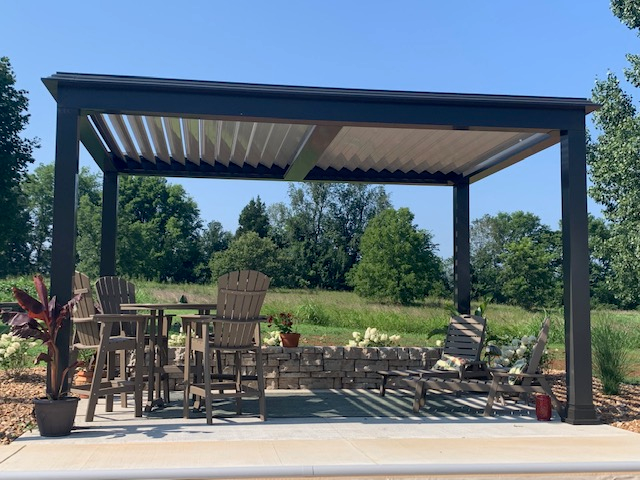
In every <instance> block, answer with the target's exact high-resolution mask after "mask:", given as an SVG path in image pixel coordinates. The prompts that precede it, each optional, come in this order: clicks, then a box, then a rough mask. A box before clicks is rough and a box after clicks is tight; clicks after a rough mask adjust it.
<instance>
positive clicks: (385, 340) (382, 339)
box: [347, 327, 400, 348]
mask: <svg viewBox="0 0 640 480" xmlns="http://www.w3.org/2000/svg"><path fill="white" fill-rule="evenodd" d="M352 336H353V340H349V344H348V345H347V346H348V347H362V348H364V347H395V346H397V345H398V344H399V343H400V335H388V334H386V333H383V332H380V331H378V329H377V328H375V327H368V328H367V329H366V330H365V332H364V335H362V334H361V333H360V332H353V334H352Z"/></svg>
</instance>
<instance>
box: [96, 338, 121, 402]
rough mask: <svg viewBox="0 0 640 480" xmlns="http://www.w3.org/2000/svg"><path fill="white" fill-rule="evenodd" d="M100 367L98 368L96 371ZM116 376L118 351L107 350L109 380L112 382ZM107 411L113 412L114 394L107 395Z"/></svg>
mask: <svg viewBox="0 0 640 480" xmlns="http://www.w3.org/2000/svg"><path fill="white" fill-rule="evenodd" d="M97 371H98V369H97V368H96V372H97ZM115 377H116V352H111V351H110V352H107V381H108V382H110V381H111V380H113V379H114V378H115ZM105 401H106V407H105V411H107V412H113V394H110V395H107V396H106V400H105Z"/></svg>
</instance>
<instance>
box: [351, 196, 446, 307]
mask: <svg viewBox="0 0 640 480" xmlns="http://www.w3.org/2000/svg"><path fill="white" fill-rule="evenodd" d="M413 218H414V217H413V214H412V213H411V212H410V211H409V209H408V208H401V209H399V210H394V209H392V208H390V209H387V210H384V211H383V212H382V213H380V214H379V215H378V216H376V217H375V218H374V219H373V220H371V222H370V223H369V225H368V226H367V228H366V230H365V231H364V234H363V235H362V240H361V242H360V252H361V255H362V257H361V258H360V261H359V262H358V263H357V264H356V265H355V266H354V267H353V268H352V269H351V271H350V272H349V275H348V279H349V281H350V283H351V285H352V286H353V287H354V288H355V292H356V293H357V294H358V295H361V296H363V297H368V298H372V299H375V300H379V301H388V302H394V303H401V304H408V303H411V302H413V301H415V300H419V299H422V298H424V297H425V296H426V295H427V294H428V293H429V292H430V290H431V289H432V288H434V286H435V285H436V284H437V283H438V282H439V281H440V280H441V278H442V276H443V269H442V263H441V261H440V259H439V258H438V256H437V255H436V254H435V249H436V246H435V245H434V244H433V242H432V236H431V234H430V233H429V232H426V231H424V230H418V229H417V228H416V226H415V225H413V224H412V222H413Z"/></svg>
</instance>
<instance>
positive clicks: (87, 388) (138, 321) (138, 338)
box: [70, 272, 148, 422]
mask: <svg viewBox="0 0 640 480" xmlns="http://www.w3.org/2000/svg"><path fill="white" fill-rule="evenodd" d="M73 291H74V295H78V294H82V296H81V298H80V301H79V302H78V303H77V304H76V306H75V307H74V309H73V311H72V314H71V318H72V320H73V325H74V327H75V337H74V338H75V340H74V343H73V346H72V349H73V350H75V351H78V350H88V349H90V350H95V351H96V360H95V365H94V373H93V378H92V380H91V383H90V384H88V385H79V386H78V385H74V386H72V387H71V389H70V390H71V393H74V394H86V395H88V397H89V405H88V407H87V413H86V417H85V420H86V421H87V422H91V421H92V420H93V417H94V414H95V409H96V405H97V403H98V398H99V397H103V396H104V397H106V411H107V412H112V411H113V396H114V394H116V393H118V394H120V395H121V404H122V406H123V407H126V404H127V401H126V394H127V393H133V396H134V403H135V416H136V417H141V416H142V388H143V366H144V362H143V361H142V360H141V361H138V359H143V358H144V327H145V324H146V322H147V320H148V315H116V314H99V313H97V312H96V309H95V304H94V302H93V296H92V294H91V285H90V284H89V278H88V277H87V276H86V275H84V274H82V273H80V272H75V274H74V276H73ZM121 322H127V323H132V324H134V325H136V331H135V334H136V335H135V336H134V337H128V336H125V335H124V332H123V331H122V327H121ZM114 327H115V328H114ZM114 330H117V331H119V332H120V334H118V335H112V332H113V331H114ZM127 351H134V352H135V359H136V362H135V368H134V372H133V379H132V380H131V379H129V378H127V376H126V368H125V367H126V366H125V359H126V354H125V353H126V352H127ZM116 352H119V357H120V368H119V369H118V371H117V372H116V366H115V358H116V355H115V354H116ZM105 370H106V372H107V375H106V377H105V378H103V373H104V372H105ZM116 374H117V376H116Z"/></svg>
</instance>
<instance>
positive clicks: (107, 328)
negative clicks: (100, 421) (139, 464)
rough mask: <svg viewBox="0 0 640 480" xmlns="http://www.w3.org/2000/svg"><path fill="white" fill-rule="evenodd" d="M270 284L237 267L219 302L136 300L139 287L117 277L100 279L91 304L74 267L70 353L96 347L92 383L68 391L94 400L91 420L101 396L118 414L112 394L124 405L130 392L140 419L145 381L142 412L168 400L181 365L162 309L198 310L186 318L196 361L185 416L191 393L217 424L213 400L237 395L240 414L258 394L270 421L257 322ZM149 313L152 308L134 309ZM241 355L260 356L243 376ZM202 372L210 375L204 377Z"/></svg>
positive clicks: (187, 378) (189, 349)
mask: <svg viewBox="0 0 640 480" xmlns="http://www.w3.org/2000/svg"><path fill="white" fill-rule="evenodd" d="M268 286H269V277H267V276H266V275H264V274H262V273H260V272H256V271H251V270H242V271H235V272H230V273H228V274H226V275H223V276H222V277H220V279H219V281H218V299H217V302H216V303H210V304H191V303H175V304H172V303H158V304H153V303H136V301H135V287H134V286H133V284H131V283H130V282H127V281H126V280H124V279H121V278H118V277H102V278H100V279H99V280H98V281H97V282H96V284H95V287H96V292H97V294H98V303H97V304H94V301H93V297H92V293H91V285H90V282H89V279H88V277H87V276H86V275H84V274H82V273H79V272H76V273H75V275H74V277H73V288H74V293H75V294H76V295H78V294H80V295H81V300H80V301H79V302H78V304H77V306H76V308H75V309H74V311H73V313H72V320H73V324H74V327H75V334H74V342H73V346H72V353H74V352H78V351H80V350H88V349H91V350H94V351H95V352H96V353H95V365H94V374H93V378H92V381H91V383H90V384H88V385H80V386H77V385H74V386H72V388H71V393H74V394H86V395H88V397H89V405H88V407H87V412H86V417H85V419H86V421H92V420H93V418H94V416H95V409H96V405H97V402H98V399H99V398H100V397H105V398H106V411H107V412H110V411H113V398H114V395H115V394H120V400H121V404H122V406H123V407H126V406H127V394H129V393H132V394H133V398H134V403H135V407H134V412H135V416H136V417H141V416H142V411H143V389H144V385H145V384H146V385H147V394H148V398H147V403H146V406H145V408H144V410H146V411H150V410H151V409H152V407H154V406H158V405H162V404H163V402H164V399H168V397H169V375H170V374H171V373H175V372H174V371H173V370H175V368H176V367H175V366H173V365H168V364H167V363H168V362H167V358H168V355H167V352H168V348H167V346H168V342H167V338H168V332H169V325H170V323H171V322H172V317H173V315H167V314H166V313H165V311H167V310H195V311H197V312H198V313H197V314H194V315H182V316H181V317H182V322H183V325H184V328H185V331H186V334H187V335H186V336H187V342H186V352H185V358H187V359H190V358H194V359H195V362H194V365H191V362H189V361H187V362H185V366H184V373H183V378H184V382H185V395H184V399H185V403H184V416H185V418H188V417H189V405H190V397H191V396H193V397H194V407H196V408H199V407H200V406H201V404H202V403H204V407H205V410H206V413H207V423H212V412H211V402H212V400H213V399H214V398H216V399H219V398H232V399H234V400H235V401H236V410H237V412H238V413H241V412H242V410H241V400H242V398H245V397H253V398H258V400H259V404H260V417H261V419H263V420H265V419H266V406H265V400H264V380H263V379H264V375H263V373H262V368H261V367H262V361H261V359H260V348H259V347H260V343H261V342H260V328H259V323H260V322H261V321H263V320H264V317H260V316H259V312H260V308H261V307H262V303H263V301H264V296H265V293H266V290H267V288H268ZM145 310H146V311H148V312H149V313H145V314H140V313H131V312H133V311H145ZM214 312H215V313H214ZM192 332H193V334H192ZM129 351H131V352H134V353H133V355H132V356H131V357H129V356H128V355H127V352H129ZM227 352H233V353H234V354H235V358H236V362H235V363H234V366H233V372H232V373H225V372H223V371H222V368H221V364H220V356H221V355H222V354H224V353H227ZM116 353H119V355H117V356H116ZM243 353H252V354H254V355H256V357H257V361H256V370H257V371H256V374H255V375H246V374H243V368H242V367H243V366H242V354H243ZM214 354H215V356H216V358H217V359H218V363H217V367H218V368H217V369H215V371H214V370H212V366H211V358H212V356H213V355H214ZM116 359H118V365H116ZM204 372H212V373H211V374H209V375H205V374H204ZM251 380H257V383H258V388H250V387H249V386H248V385H247V382H249V381H251ZM163 387H164V388H163ZM162 390H164V392H162ZM162 393H164V395H162Z"/></svg>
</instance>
